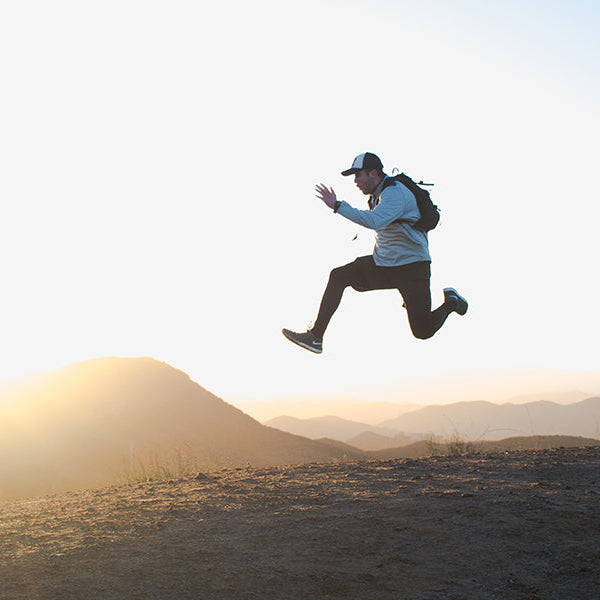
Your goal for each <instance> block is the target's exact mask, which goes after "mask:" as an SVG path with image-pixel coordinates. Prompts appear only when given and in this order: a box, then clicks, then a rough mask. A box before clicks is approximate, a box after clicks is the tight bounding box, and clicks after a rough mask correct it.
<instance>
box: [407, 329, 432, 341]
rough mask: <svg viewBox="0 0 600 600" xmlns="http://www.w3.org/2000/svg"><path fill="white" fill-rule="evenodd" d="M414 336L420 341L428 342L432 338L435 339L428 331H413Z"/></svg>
mask: <svg viewBox="0 0 600 600" xmlns="http://www.w3.org/2000/svg"><path fill="white" fill-rule="evenodd" d="M412 332H413V335H414V336H415V337H416V338H417V339H419V340H428V339H429V338H430V337H433V333H431V332H430V331H428V330H426V329H415V328H413V329H412Z"/></svg>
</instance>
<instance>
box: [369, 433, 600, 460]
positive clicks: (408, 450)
mask: <svg viewBox="0 0 600 600" xmlns="http://www.w3.org/2000/svg"><path fill="white" fill-rule="evenodd" d="M589 446H600V440H596V439H594V438H583V437H577V436H568V435H532V436H525V437H509V438H505V439H503V440H497V441H487V442H486V441H477V442H470V441H465V440H461V439H460V438H457V439H456V440H455V441H453V442H443V443H442V442H435V441H434V440H419V441H418V442H413V443H412V444H408V445H406V446H401V447H399V448H385V449H382V450H374V451H370V452H365V454H366V455H367V456H368V457H369V458H371V459H378V460H388V459H396V458H425V457H427V456H459V455H469V454H490V453H497V452H512V451H514V450H548V449H553V448H585V447H589Z"/></svg>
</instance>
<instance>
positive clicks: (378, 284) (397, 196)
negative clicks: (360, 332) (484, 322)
mask: <svg viewBox="0 0 600 600" xmlns="http://www.w3.org/2000/svg"><path fill="white" fill-rule="evenodd" d="M342 175H344V176H348V175H354V183H355V184H356V186H357V187H358V189H359V190H360V191H361V192H362V193H363V194H365V195H366V196H369V209H368V210H359V209H357V208H353V207H352V206H350V204H348V203H347V202H344V201H340V200H338V199H337V197H336V194H335V192H334V191H333V189H332V188H328V187H327V186H325V185H323V184H320V185H317V186H316V191H317V197H318V198H319V199H320V200H322V201H323V202H324V203H325V204H326V205H327V206H328V207H329V208H330V209H332V210H333V212H335V213H337V214H339V215H342V216H343V217H345V218H346V219H349V220H350V221H352V222H353V223H357V224H358V225H362V226H363V227H367V228H368V229H373V230H375V248H374V250H373V254H372V255H369V256H360V257H359V258H357V259H356V260H355V261H354V262H351V263H349V264H347V265H344V266H342V267H337V268H335V269H333V270H332V271H331V273H330V275H329V282H328V283H327V287H326V288H325V292H324V294H323V298H322V300H321V305H320V308H319V313H318V316H317V319H316V321H315V323H314V325H313V327H312V329H309V330H308V331H305V332H302V333H296V332H294V331H290V330H289V329H284V330H283V335H285V337H286V338H288V339H289V340H290V341H292V342H294V343H295V344H298V345H299V346H302V347H303V348H306V349H307V350H310V351H311V352H316V353H318V354H320V353H321V352H322V351H323V336H324V335H325V330H326V329H327V326H328V325H329V321H330V320H331V317H332V316H333V314H334V313H335V311H336V310H337V308H338V306H339V305H340V301H341V299H342V295H343V293H344V290H345V289H346V288H347V287H348V286H350V287H352V288H353V289H355V290H356V291H357V292H367V291H370V290H387V289H397V290H398V291H399V292H400V294H402V298H403V299H404V306H405V307H406V312H407V313H408V321H409V323H410V328H411V330H412V333H413V335H414V336H415V337H417V338H420V339H428V338H430V337H431V336H433V335H434V334H435V333H436V331H438V329H440V327H441V326H442V325H443V324H444V322H445V321H446V319H447V318H448V315H449V314H450V313H452V312H456V313H458V314H459V315H464V314H465V313H466V312H467V308H468V304H467V301H466V300H465V299H464V298H463V297H462V296H460V295H459V293H458V292H457V291H456V290H455V289H454V288H445V289H444V303H443V304H442V305H441V306H440V307H439V308H436V309H435V310H434V311H432V310H431V292H430V288H429V280H430V276H431V271H430V264H431V257H430V255H429V245H428V242H427V233H425V232H422V231H419V230H417V229H415V228H413V227H412V226H411V225H412V224H414V223H415V222H416V221H417V220H418V219H419V217H420V213H419V209H418V207H417V202H416V199H415V196H414V194H413V193H412V192H411V191H410V190H409V189H408V188H407V187H406V186H404V185H403V184H402V183H400V182H399V181H396V182H394V183H393V184H392V185H387V186H386V185H385V182H386V179H387V178H388V176H387V175H386V174H385V173H384V172H383V164H382V163H381V160H380V159H379V157H378V156H377V155H375V154H372V153H371V152H365V153H364V154H360V155H359V156H357V157H356V158H355V159H354V162H353V163H352V166H351V167H350V168H349V169H347V170H346V171H343V172H342Z"/></svg>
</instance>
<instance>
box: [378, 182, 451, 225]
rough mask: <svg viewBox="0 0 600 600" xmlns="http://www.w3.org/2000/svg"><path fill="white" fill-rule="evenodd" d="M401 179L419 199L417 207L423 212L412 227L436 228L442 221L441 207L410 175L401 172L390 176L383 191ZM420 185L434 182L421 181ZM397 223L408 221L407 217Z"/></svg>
mask: <svg viewBox="0 0 600 600" xmlns="http://www.w3.org/2000/svg"><path fill="white" fill-rule="evenodd" d="M397 181H399V182H400V183H401V184H402V185H405V186H406V187H407V188H408V189H409V190H410V191H411V192H412V193H413V194H414V195H415V198H416V200H417V208H418V209H419V212H420V213H421V218H420V219H419V220H418V221H417V222H416V223H413V224H412V227H413V228H414V229H416V230H417V231H423V232H427V231H431V230H432V229H434V228H435V227H436V226H437V224H438V223H439V221H440V209H439V208H438V207H437V206H436V205H435V204H434V203H433V202H432V201H431V197H430V196H429V192H428V191H427V190H424V189H423V188H422V187H419V185H417V184H416V183H415V182H414V181H413V180H412V179H411V178H410V177H409V176H408V175H405V174H404V173H400V174H399V175H393V176H392V177H388V178H387V179H386V180H385V182H384V184H383V188H382V189H381V191H382V192H383V190H385V188H386V187H389V186H390V185H394V184H395V183H396V182H397ZM419 184H420V185H433V184H432V183H423V182H422V181H419ZM394 222H395V223H407V222H408V221H407V220H406V219H398V220H397V221H394Z"/></svg>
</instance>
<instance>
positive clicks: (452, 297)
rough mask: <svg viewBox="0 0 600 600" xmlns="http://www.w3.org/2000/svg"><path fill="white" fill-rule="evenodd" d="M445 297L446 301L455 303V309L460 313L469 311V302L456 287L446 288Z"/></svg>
mask: <svg viewBox="0 0 600 600" xmlns="http://www.w3.org/2000/svg"><path fill="white" fill-rule="evenodd" d="M444 298H445V300H446V302H451V303H452V304H454V310H455V312H457V313H458V314H459V315H464V314H465V313H466V312H467V309H468V308H469V303H468V302H467V301H466V300H465V299H464V298H463V297H462V296H461V295H460V294H459V293H458V292H457V291H456V290H455V289H454V288H451V287H449V288H444Z"/></svg>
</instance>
